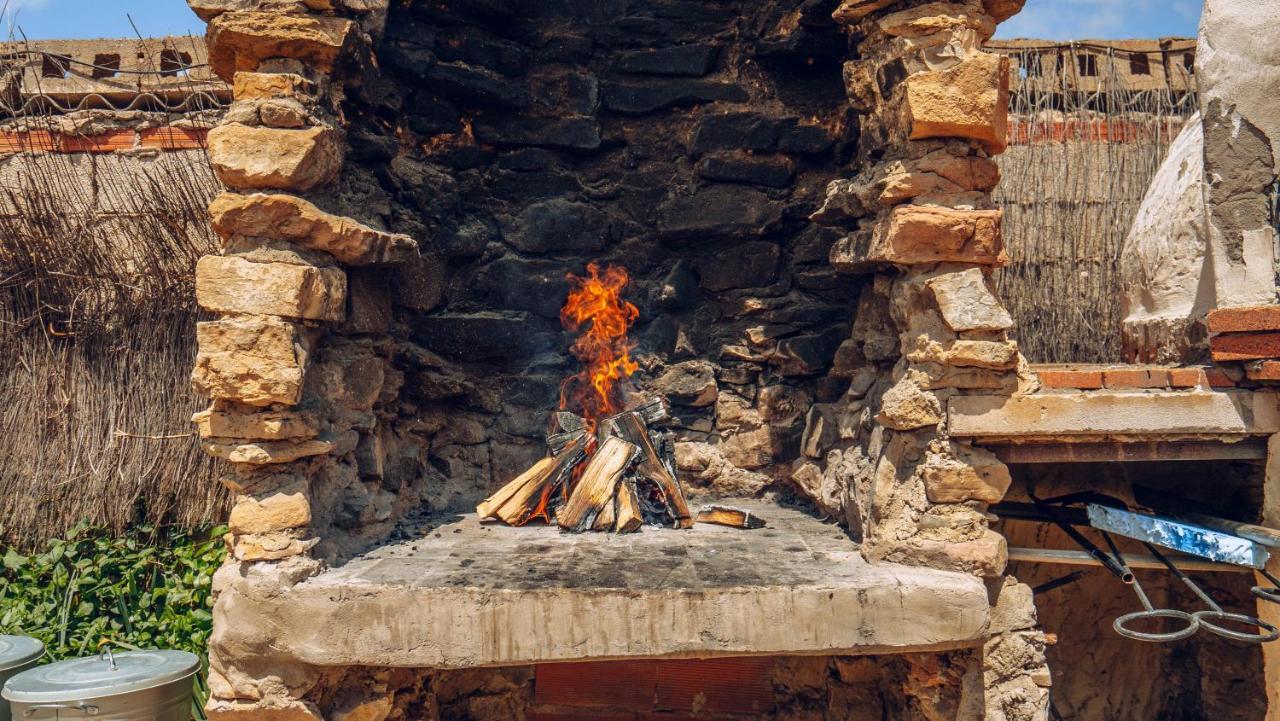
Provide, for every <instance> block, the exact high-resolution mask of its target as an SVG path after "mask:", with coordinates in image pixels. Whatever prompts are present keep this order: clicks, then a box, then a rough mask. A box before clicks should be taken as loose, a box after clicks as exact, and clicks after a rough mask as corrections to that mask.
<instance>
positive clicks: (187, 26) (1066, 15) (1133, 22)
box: [0, 0, 1201, 40]
mask: <svg viewBox="0 0 1280 721" xmlns="http://www.w3.org/2000/svg"><path fill="white" fill-rule="evenodd" d="M4 4H5V0H0V6H3V5H4ZM7 4H8V9H7V13H6V15H5V17H4V24H3V27H0V31H3V33H4V34H5V35H7V34H8V30H9V29H10V28H11V27H12V26H13V25H14V24H16V25H18V26H20V27H21V28H22V30H23V32H24V33H25V34H26V36H27V37H28V38H31V39H32V40H38V39H47V38H101V37H106V38H113V37H133V36H134V31H133V28H132V27H130V25H129V21H128V19H127V18H126V15H131V16H132V17H133V21H134V23H136V24H137V26H138V30H139V31H140V32H141V33H142V34H143V35H144V36H155V35H185V34H187V33H192V34H196V35H200V34H203V33H204V23H202V22H200V20H199V18H197V17H196V16H195V15H194V14H192V12H191V10H189V9H188V8H187V4H186V3H185V2H184V1H183V0H8V2H7ZM1200 6H1201V3H1200V2H1199V1H1198V0H1027V5H1026V8H1025V9H1023V11H1022V12H1021V13H1020V14H1018V15H1017V16H1015V17H1014V18H1013V19H1011V20H1009V21H1008V22H1006V23H1004V24H1003V25H1001V26H1000V30H999V32H998V33H997V34H996V37H1000V38H1042V39H1045V40H1073V39H1075V40H1080V39H1086V38H1091V39H1098V40H1105V39H1115V38H1155V37H1165V36H1169V35H1178V36H1184V37H1195V34H1196V23H1197V22H1199V18H1200Z"/></svg>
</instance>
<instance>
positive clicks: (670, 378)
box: [653, 361, 719, 408]
mask: <svg viewBox="0 0 1280 721" xmlns="http://www.w3.org/2000/svg"><path fill="white" fill-rule="evenodd" d="M653 386H654V389H655V390H656V391H658V392H659V393H662V394H663V395H665V396H668V397H670V398H672V399H674V400H676V401H677V402H679V403H680V404H681V405H687V406H693V407H694V408H700V407H702V406H709V405H711V404H712V403H715V402H716V399H717V398H718V397H719V387H718V386H717V385H716V377H715V368H714V367H712V365H711V364H710V363H707V362H706V361H685V362H684V363H676V364H675V365H672V366H671V367H669V368H667V369H666V370H665V371H664V372H663V373H662V375H660V376H658V378H657V379H656V380H655V381H654V382H653Z"/></svg>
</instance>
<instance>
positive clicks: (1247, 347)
mask: <svg viewBox="0 0 1280 721" xmlns="http://www.w3.org/2000/svg"><path fill="white" fill-rule="evenodd" d="M1209 355H1210V356H1211V357H1212V358H1213V361H1214V362H1215V363H1218V362H1221V361H1238V360H1258V359H1263V358H1280V332H1275V333H1223V334H1220V335H1215V336H1212V337H1210V338H1209Z"/></svg>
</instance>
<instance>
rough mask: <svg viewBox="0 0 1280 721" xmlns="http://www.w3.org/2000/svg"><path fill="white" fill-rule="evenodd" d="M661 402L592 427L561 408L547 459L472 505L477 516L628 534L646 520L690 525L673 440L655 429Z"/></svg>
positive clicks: (664, 412) (661, 416) (663, 416)
mask: <svg viewBox="0 0 1280 721" xmlns="http://www.w3.org/2000/svg"><path fill="white" fill-rule="evenodd" d="M669 416H670V411H669V408H668V406H667V404H666V401H664V400H663V399H661V398H649V399H646V400H644V401H643V402H641V403H639V404H637V405H635V406H633V407H632V408H630V409H629V410H626V411H624V412H622V413H619V414H617V415H615V416H612V417H609V418H605V419H603V420H601V421H600V422H599V423H598V424H596V427H595V433H594V434H591V433H590V428H591V424H589V423H588V422H587V421H586V420H585V419H583V418H581V417H579V416H577V415H575V414H573V413H569V412H567V411H557V412H555V413H553V414H552V416H551V423H550V429H549V431H548V433H547V449H548V451H549V455H548V456H547V457H546V458H543V459H542V460H540V461H538V462H537V463H535V464H534V465H533V467H531V468H529V469H528V470H527V471H525V472H524V473H521V474H520V475H519V476H517V477H516V478H515V479H514V480H512V481H511V482H510V483H508V484H507V485H505V486H503V487H502V488H501V489H499V490H498V491H497V492H496V493H494V494H493V495H492V496H490V497H489V498H486V499H485V500H484V502H482V503H481V504H480V505H478V506H476V513H477V514H478V515H479V516H480V517H481V518H482V519H497V520H501V521H503V522H505V523H508V524H510V525H514V526H519V525H524V524H526V523H528V522H530V521H532V520H534V519H537V518H542V519H543V520H546V521H548V522H550V521H552V519H553V518H554V522H555V523H556V524H557V525H558V526H560V528H562V529H564V530H566V531H572V532H579V531H587V530H597V531H609V530H612V531H615V532H617V533H632V532H635V531H638V530H640V527H641V526H643V525H644V524H646V523H650V524H657V525H664V526H672V527H675V528H690V527H692V526H693V517H692V514H691V513H690V511H689V505H688V502H687V501H686V500H685V496H684V489H683V488H681V486H680V481H679V480H678V478H677V477H676V468H675V436H674V434H672V433H669V432H661V431H655V430H653V428H652V425H653V424H656V423H661V422H662V421H665V420H667V419H668V418H669Z"/></svg>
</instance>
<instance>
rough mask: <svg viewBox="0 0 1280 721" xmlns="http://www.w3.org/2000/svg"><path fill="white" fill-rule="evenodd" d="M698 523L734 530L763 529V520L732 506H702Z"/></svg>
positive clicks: (699, 510)
mask: <svg viewBox="0 0 1280 721" xmlns="http://www.w3.org/2000/svg"><path fill="white" fill-rule="evenodd" d="M698 523H714V524H716V525H719V526H732V527H734V528H764V526H765V522H764V519H763V518H761V517H759V516H757V515H755V514H753V513H752V512H751V511H748V510H744V509H742V508H734V507H732V506H703V507H702V508H700V509H698Z"/></svg>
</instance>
